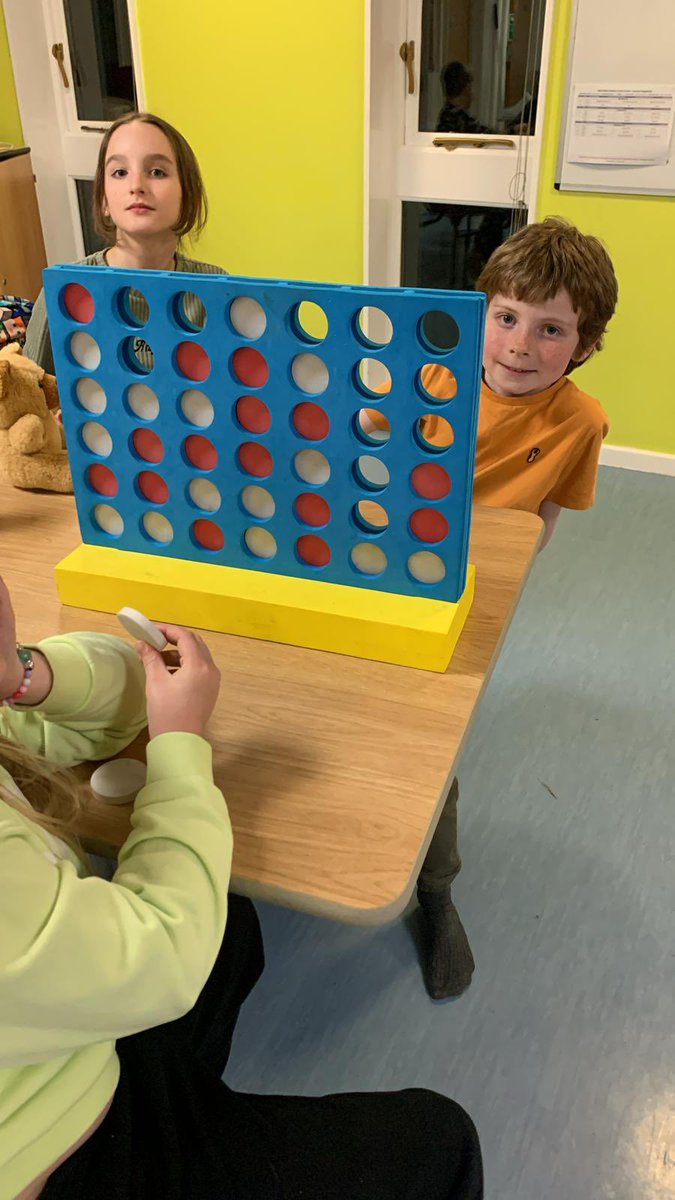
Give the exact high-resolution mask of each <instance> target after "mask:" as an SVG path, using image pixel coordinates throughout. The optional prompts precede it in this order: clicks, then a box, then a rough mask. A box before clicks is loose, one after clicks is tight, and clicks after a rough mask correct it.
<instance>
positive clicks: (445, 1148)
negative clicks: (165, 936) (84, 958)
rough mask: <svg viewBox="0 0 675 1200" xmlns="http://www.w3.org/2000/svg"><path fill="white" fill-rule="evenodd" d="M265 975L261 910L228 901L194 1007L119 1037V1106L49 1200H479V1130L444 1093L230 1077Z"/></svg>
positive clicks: (50, 1187)
mask: <svg viewBox="0 0 675 1200" xmlns="http://www.w3.org/2000/svg"><path fill="white" fill-rule="evenodd" d="M262 968H263V951H262V939H261V935H260V927H259V924H258V919H257V916H256V913H255V909H254V908H253V905H252V904H251V903H250V901H248V900H244V899H242V898H241V897H237V896H230V912H229V917H228V923H227V930H226V933H225V937H224V939H223V944H222V947H221V950H220V953H219V955H218V959H217V961H216V963H215V966H214V968H213V971H212V973H211V976H210V978H209V980H208V982H207V984H206V986H205V988H204V990H203V992H202V994H201V996H200V997H199V1000H198V1001H197V1004H196V1005H195V1007H194V1008H193V1009H192V1011H191V1012H190V1013H188V1014H187V1015H186V1016H184V1017H181V1018H180V1020H177V1021H172V1022H170V1023H169V1024H167V1025H161V1026H158V1027H157V1028H156V1029H150V1030H147V1031H145V1032H143V1033H138V1034H135V1035H134V1036H133V1037H128V1038H121V1039H120V1040H119V1041H118V1043H117V1050H118V1053H119V1057H120V1062H121V1077H120V1082H119V1085H118V1087H117V1091H116V1093H115V1097H114V1099H113V1103H112V1107H111V1108H110V1111H109V1112H108V1114H107V1116H106V1118H105V1120H104V1121H103V1123H102V1124H101V1125H100V1126H99V1128H98V1129H97V1130H96V1132H95V1133H94V1134H93V1135H92V1137H91V1138H89V1140H88V1141H87V1142H85V1144H84V1145H83V1146H81V1147H80V1149H79V1150H78V1151H76V1153H75V1154H74V1155H72V1157H71V1158H70V1159H68V1160H67V1162H65V1163H64V1164H63V1165H62V1166H61V1167H59V1169H58V1170H57V1171H56V1172H55V1173H54V1175H52V1177H51V1179H50V1180H49V1182H48V1183H47V1186H46V1188H45V1190H44V1192H43V1200H300V1198H302V1200H380V1198H382V1200H481V1198H482V1196H483V1184H482V1166H481V1157H480V1147H479V1144H478V1137H477V1134H476V1131H475V1129H474V1126H473V1124H472V1122H471V1120H470V1118H469V1117H468V1116H467V1115H466V1113H465V1112H464V1110H463V1109H461V1108H460V1107H459V1105H457V1104H455V1103H454V1102H453V1101H452V1100H448V1099H446V1098H445V1097H444V1096H439V1095H436V1094H435V1093H433V1092H428V1091H423V1090H410V1091H403V1092H388V1093H365V1094H344V1095H337V1096H323V1097H304V1098H301V1097H294V1096H254V1095H244V1094H241V1093H237V1092H233V1091H232V1090H231V1089H230V1088H228V1087H227V1086H226V1084H225V1083H223V1082H222V1081H221V1075H222V1073H223V1071H224V1070H225V1066H226V1064H227V1059H228V1057H229V1052H230V1045H231V1041H232V1034H233V1032H234V1027H235V1023H236V1020H237V1015H238V1013H239V1009H240V1006H241V1004H242V1003H243V1001H244V1000H245V998H246V996H247V995H248V993H249V992H250V990H251V988H252V987H253V986H254V984H255V983H256V980H257V979H258V978H259V976H260V973H261V971H262Z"/></svg>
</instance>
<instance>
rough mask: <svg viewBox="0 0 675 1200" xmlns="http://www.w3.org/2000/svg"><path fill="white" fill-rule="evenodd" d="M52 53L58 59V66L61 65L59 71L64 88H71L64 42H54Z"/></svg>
mask: <svg viewBox="0 0 675 1200" xmlns="http://www.w3.org/2000/svg"><path fill="white" fill-rule="evenodd" d="M52 55H53V56H54V58H55V59H56V61H57V63H58V67H59V71H60V72H61V79H62V81H63V86H64V88H69V87H70V81H69V79H68V74H67V72H66V68H65V63H64V61H63V42H54V45H53V46H52Z"/></svg>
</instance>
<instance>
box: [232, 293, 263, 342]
mask: <svg viewBox="0 0 675 1200" xmlns="http://www.w3.org/2000/svg"><path fill="white" fill-rule="evenodd" d="M230 320H231V322H232V324H233V325H234V328H235V329H236V331H237V333H240V334H241V336H242V337H245V338H259V337H262V335H263V333H264V332H265V330H266V328H267V317H266V316H265V310H264V308H263V307H262V305H260V304H258V301H257V300H253V299H252V298H251V297H250V296H237V299H236V300H233V301H232V304H231V305H230Z"/></svg>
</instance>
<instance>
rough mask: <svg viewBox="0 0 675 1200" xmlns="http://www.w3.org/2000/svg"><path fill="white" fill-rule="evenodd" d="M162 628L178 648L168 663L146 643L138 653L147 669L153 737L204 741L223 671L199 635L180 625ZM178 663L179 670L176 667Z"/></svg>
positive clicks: (149, 727) (150, 731)
mask: <svg viewBox="0 0 675 1200" xmlns="http://www.w3.org/2000/svg"><path fill="white" fill-rule="evenodd" d="M159 628H160V629H161V630H162V633H163V634H164V636H165V637H166V639H167V641H168V642H171V643H172V644H173V645H174V646H175V647H176V652H174V653H173V654H170V656H169V661H168V662H167V661H166V660H165V659H164V658H163V657H162V655H161V654H160V653H159V652H158V651H157V650H153V648H152V646H148V645H147V644H146V643H145V642H140V643H138V645H137V646H136V649H137V651H138V653H139V655H140V658H141V662H142V663H143V666H144V667H145V676H146V688H145V694H146V698H147V704H148V730H149V733H150V737H151V738H153V737H157V736H158V735H159V734H160V733H197V734H199V736H200V737H204V733H205V730H206V723H207V721H208V719H209V717H210V716H211V713H212V712H213V710H214V708H215V704H216V700H217V699H218V692H219V691H220V671H219V670H218V668H217V666H216V664H215V663H214V661H213V659H212V657H211V654H210V651H209V649H208V647H207V645H206V643H205V642H204V641H202V639H201V638H200V637H199V635H198V634H196V633H192V632H191V631H190V630H189V629H181V628H180V627H179V626H178V625H160V626H159ZM176 657H177V659H178V664H179V665H178V667H177V668H176V667H175V665H173V664H174V662H175V659H176Z"/></svg>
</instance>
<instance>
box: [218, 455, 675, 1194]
mask: <svg viewBox="0 0 675 1200" xmlns="http://www.w3.org/2000/svg"><path fill="white" fill-rule="evenodd" d="M674 530H675V479H667V478H663V477H659V476H650V475H646V474H638V473H634V472H628V471H619V470H613V469H610V468H603V469H602V470H601V479H600V487H599V496H598V503H597V505H596V508H595V509H594V510H593V511H592V512H590V513H581V514H571V513H565V514H563V516H562V518H561V522H560V525H559V528H558V530H557V532H556V535H555V538H554V540H553V542H552V543H551V546H550V547H549V548H548V549H547V550H546V551H544V553H543V554H542V555H540V557H539V560H538V562H537V564H536V566H535V569H534V572H533V575H532V577H531V579H530V582H529V584H528V586H527V589H526V592H525V595H524V598H523V600H522V603H521V605H520V608H519V611H518V613H517V615H516V619H515V621H514V625H513V627H512V629H511V632H510V634H509V637H508V639H507V642H506V645H505V648H504V651H503V654H502V657H501V659H500V662H499V664H498V666H497V669H496V671H495V674H494V676H493V679H492V681H491V683H490V686H489V688H488V691H487V695H486V697H485V700H484V703H483V706H482V708H481V711H480V714H479V717H478V719H477V722H476V724H475V726H474V729H473V732H472V735H471V740H470V744H469V746H468V748H467V750H466V752H465V754H464V757H463V760H462V762H461V764H460V769H459V776H460V782H461V791H462V799H461V807H460V839H461V849H462V855H463V859H464V868H463V871H462V874H461V875H460V877H459V880H458V882H457V885H456V899H457V903H458V907H459V908H460V911H461V913H462V917H463V919H464V922H465V924H466V927H467V930H468V932H469V936H470V939H471V943H472V947H473V949H474V953H475V957H476V961H477V971H476V975H475V977H474V982H473V984H472V986H471V988H470V989H469V991H468V992H467V993H465V995H464V996H463V997H461V998H460V999H458V1000H456V1001H454V1002H450V1003H444V1004H434V1003H432V1002H431V1001H430V1000H429V999H428V998H427V995H426V993H425V991H424V987H423V984H422V980H421V976H420V972H419V966H418V963H417V958H416V951H415V942H414V935H415V926H416V919H417V914H416V913H415V912H413V913H411V914H410V915H409V916H408V918H407V919H404V920H401V921H398V922H395V923H393V924H392V925H390V926H386V927H383V928H381V929H379V930H359V929H355V928H351V927H347V926H341V925H339V924H333V923H331V922H328V921H322V920H318V919H315V918H310V917H306V916H303V915H301V914H298V913H293V912H290V911H286V910H283V909H280V908H274V907H273V906H270V905H260V906H259V912H260V916H261V920H262V924H263V931H264V935H265V942H266V952H267V969H266V972H265V975H264V976H263V979H262V980H261V982H260V984H259V985H258V987H257V989H256V991H255V993H254V994H253V996H252V997H251V998H250V999H249V1001H248V1004H247V1005H246V1008H245V1010H244V1012H243V1014H242V1017H241V1021H240V1026H239V1029H238V1033H237V1036H236V1039H235V1046H234V1053H233V1059H232V1064H231V1069H230V1070H229V1072H228V1081H229V1082H230V1084H231V1085H232V1086H235V1087H238V1088H241V1089H243V1090H249V1091H261V1092H298V1093H303V1094H312V1093H322V1092H326V1091H344V1090H352V1089H354V1090H357V1089H358V1090H360V1089H371V1088H373V1089H380V1088H381V1089H391V1088H398V1087H405V1086H409V1085H416V1086H425V1087H431V1088H435V1089H437V1090H439V1091H442V1092H446V1093H448V1094H450V1095H452V1096H454V1097H455V1099H457V1100H459V1101H460V1102H461V1103H462V1104H463V1105H464V1106H465V1107H466V1108H467V1109H468V1111H469V1112H470V1113H471V1114H472V1116H473V1118H474V1120H475V1121H476V1124H477V1126H478V1130H479V1133H480V1137H481V1141H482V1145H483V1152H484V1158H485V1167H486V1195H487V1196H488V1197H493V1198H495V1200H516V1198H518V1200H666V1198H672V1197H675V917H674V909H675V834H674V825H675V821H674V808H675V805H674V801H673V795H674V790H675V789H674V782H675V666H674V662H675V607H674V601H673V593H674V592H675V535H674ZM317 802H320V797H317ZM317 1200H319V1198H317ZM345 1200H348V1198H347V1197H346V1198H345Z"/></svg>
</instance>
